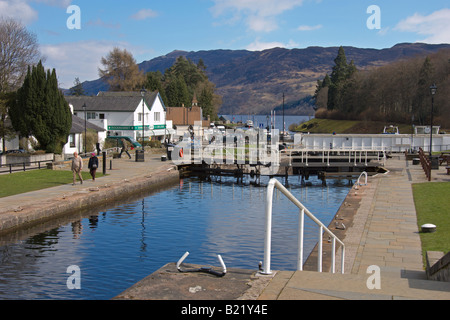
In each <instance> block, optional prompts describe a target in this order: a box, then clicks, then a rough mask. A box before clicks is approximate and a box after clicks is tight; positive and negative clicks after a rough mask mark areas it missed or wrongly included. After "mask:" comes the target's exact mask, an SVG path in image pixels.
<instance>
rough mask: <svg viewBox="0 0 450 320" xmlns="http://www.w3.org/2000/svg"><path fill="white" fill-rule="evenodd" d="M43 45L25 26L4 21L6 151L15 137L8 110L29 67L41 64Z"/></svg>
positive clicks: (0, 30)
mask: <svg viewBox="0 0 450 320" xmlns="http://www.w3.org/2000/svg"><path fill="white" fill-rule="evenodd" d="M39 56H40V53H39V45H38V43H37V40H36V35H35V34H33V33H31V32H29V31H28V30H27V29H26V28H25V27H24V26H23V25H22V24H21V23H19V22H17V21H15V20H12V19H9V18H6V19H4V18H0V137H2V141H3V146H2V150H5V140H6V139H7V138H8V136H10V135H12V134H13V131H14V130H13V128H12V127H11V126H10V125H9V121H7V118H8V109H9V106H10V104H11V101H13V94H12V93H13V92H14V91H16V90H17V89H18V88H19V87H20V86H21V84H22V82H23V79H24V77H25V75H26V74H27V68H28V65H34V64H36V63H37V62H38V61H39Z"/></svg>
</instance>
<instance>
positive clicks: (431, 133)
mask: <svg viewBox="0 0 450 320" xmlns="http://www.w3.org/2000/svg"><path fill="white" fill-rule="evenodd" d="M436 91H437V87H436V84H433V85H432V86H431V87H430V92H431V121H430V122H431V127H430V129H431V130H430V161H431V155H432V152H433V113H434V95H435V94H436Z"/></svg>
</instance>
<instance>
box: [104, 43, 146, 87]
mask: <svg viewBox="0 0 450 320" xmlns="http://www.w3.org/2000/svg"><path fill="white" fill-rule="evenodd" d="M101 63H102V65H103V66H104V69H100V68H99V69H98V73H99V76H100V77H102V78H105V79H106V81H107V82H108V84H109V85H110V90H111V91H133V90H136V89H138V88H139V87H140V86H142V83H144V81H145V77H144V73H143V72H142V71H140V70H139V66H138V65H137V64H136V60H135V59H134V58H133V55H132V54H131V53H129V52H128V51H127V50H126V49H123V50H120V49H119V48H117V47H116V48H114V49H113V50H112V51H111V52H109V53H108V55H107V56H106V58H105V57H102V59H101Z"/></svg>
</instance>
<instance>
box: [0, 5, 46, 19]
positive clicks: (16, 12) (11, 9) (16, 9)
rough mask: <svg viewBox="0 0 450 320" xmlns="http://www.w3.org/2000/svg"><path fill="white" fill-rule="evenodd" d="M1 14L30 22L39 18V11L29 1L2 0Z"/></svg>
mask: <svg viewBox="0 0 450 320" xmlns="http://www.w3.org/2000/svg"><path fill="white" fill-rule="evenodd" d="M0 16H2V17H4V18H12V19H16V20H20V21H22V23H24V24H29V23H31V22H33V21H35V20H36V19H37V18H38V13H37V12H36V11H35V10H33V8H31V7H30V5H29V4H28V3H27V1H21V0H0Z"/></svg>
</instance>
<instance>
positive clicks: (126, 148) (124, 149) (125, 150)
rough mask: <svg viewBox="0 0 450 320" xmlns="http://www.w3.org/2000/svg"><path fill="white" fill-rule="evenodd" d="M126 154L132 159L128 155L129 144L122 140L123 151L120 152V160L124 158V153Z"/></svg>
mask: <svg viewBox="0 0 450 320" xmlns="http://www.w3.org/2000/svg"><path fill="white" fill-rule="evenodd" d="M124 152H125V153H126V154H127V155H128V157H129V158H130V159H131V156H130V154H129V153H128V142H127V141H126V140H125V139H122V151H120V154H119V158H122V153H124Z"/></svg>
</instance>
